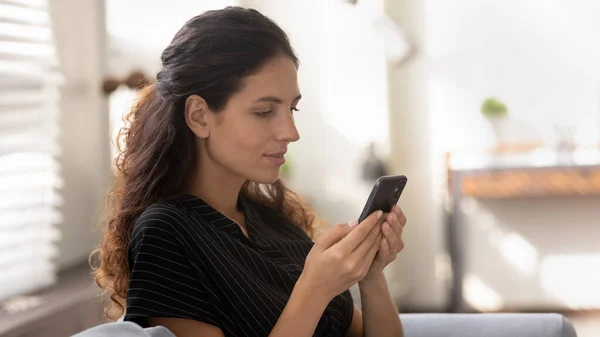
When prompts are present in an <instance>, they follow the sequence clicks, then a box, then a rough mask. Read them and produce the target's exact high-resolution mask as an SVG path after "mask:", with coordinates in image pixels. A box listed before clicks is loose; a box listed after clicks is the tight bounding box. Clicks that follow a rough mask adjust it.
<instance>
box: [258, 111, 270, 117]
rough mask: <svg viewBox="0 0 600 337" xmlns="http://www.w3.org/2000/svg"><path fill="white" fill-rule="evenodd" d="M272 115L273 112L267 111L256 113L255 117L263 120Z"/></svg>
mask: <svg viewBox="0 0 600 337" xmlns="http://www.w3.org/2000/svg"><path fill="white" fill-rule="evenodd" d="M272 114H273V110H269V111H263V112H257V113H256V115H257V116H258V117H263V118H266V117H269V116H271V115H272Z"/></svg>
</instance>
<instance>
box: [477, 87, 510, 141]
mask: <svg viewBox="0 0 600 337" xmlns="http://www.w3.org/2000/svg"><path fill="white" fill-rule="evenodd" d="M481 114H482V115H483V116H484V117H485V118H486V119H487V120H488V121H489V122H490V124H491V126H492V130H493V132H494V138H495V139H496V143H497V145H501V143H502V142H503V140H504V139H503V138H504V137H503V134H504V130H503V129H504V125H505V121H506V118H507V116H508V108H507V107H506V105H505V104H504V103H502V102H501V101H500V100H499V99H497V98H494V97H490V98H486V99H485V100H484V101H483V103H482V104H481Z"/></svg>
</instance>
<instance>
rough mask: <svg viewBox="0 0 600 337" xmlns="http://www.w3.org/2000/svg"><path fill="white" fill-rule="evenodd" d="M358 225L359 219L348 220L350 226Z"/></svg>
mask: <svg viewBox="0 0 600 337" xmlns="http://www.w3.org/2000/svg"><path fill="white" fill-rule="evenodd" d="M356 225H358V220H350V221H349V222H348V226H349V227H354V226H356Z"/></svg>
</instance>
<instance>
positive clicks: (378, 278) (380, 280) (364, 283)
mask: <svg viewBox="0 0 600 337" xmlns="http://www.w3.org/2000/svg"><path fill="white" fill-rule="evenodd" d="M386 284H387V282H386V280H385V274H384V273H383V270H381V271H373V272H369V273H368V274H367V275H366V276H365V277H364V278H363V279H362V280H360V281H358V286H359V287H361V288H372V287H380V286H386Z"/></svg>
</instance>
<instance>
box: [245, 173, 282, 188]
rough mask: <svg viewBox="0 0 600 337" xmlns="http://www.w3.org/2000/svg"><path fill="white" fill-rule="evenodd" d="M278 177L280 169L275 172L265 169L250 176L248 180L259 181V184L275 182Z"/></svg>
mask: <svg viewBox="0 0 600 337" xmlns="http://www.w3.org/2000/svg"><path fill="white" fill-rule="evenodd" d="M278 179H279V170H277V171H275V172H270V171H263V172H260V173H258V174H255V175H253V177H252V178H249V179H248V180H251V181H254V182H257V183H259V184H265V185H268V184H273V183H275V182H276V181H277V180H278Z"/></svg>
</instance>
